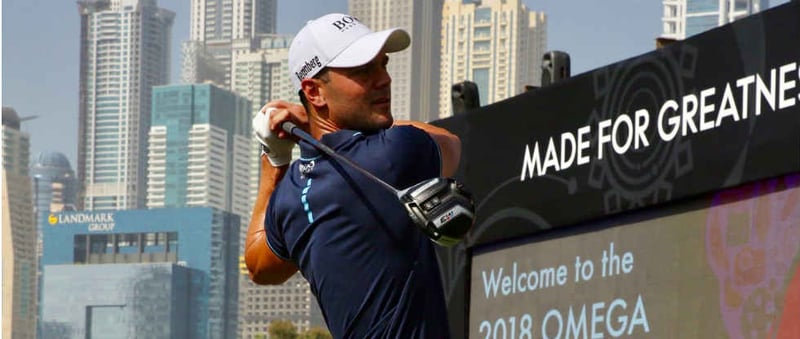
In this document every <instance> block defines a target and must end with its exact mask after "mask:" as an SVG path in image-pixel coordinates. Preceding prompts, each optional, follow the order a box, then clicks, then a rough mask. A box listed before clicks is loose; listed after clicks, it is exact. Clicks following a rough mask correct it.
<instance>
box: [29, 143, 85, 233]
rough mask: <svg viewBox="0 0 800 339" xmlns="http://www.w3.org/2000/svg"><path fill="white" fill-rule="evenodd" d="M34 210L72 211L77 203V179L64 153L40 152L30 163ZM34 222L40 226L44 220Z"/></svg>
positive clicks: (38, 211)
mask: <svg viewBox="0 0 800 339" xmlns="http://www.w3.org/2000/svg"><path fill="white" fill-rule="evenodd" d="M31 176H32V177H33V194H34V201H35V203H36V212H37V214H38V213H40V212H61V211H65V210H66V211H73V210H75V209H76V208H75V206H76V205H77V197H78V181H77V178H76V177H75V172H74V171H73V170H72V166H71V165H70V163H69V160H67V157H66V156H65V155H64V154H61V153H59V152H41V153H39V154H38V155H36V157H35V158H34V159H33V165H31ZM38 219H39V218H38V215H37V221H36V224H37V225H39V226H40V227H41V225H43V224H44V220H38Z"/></svg>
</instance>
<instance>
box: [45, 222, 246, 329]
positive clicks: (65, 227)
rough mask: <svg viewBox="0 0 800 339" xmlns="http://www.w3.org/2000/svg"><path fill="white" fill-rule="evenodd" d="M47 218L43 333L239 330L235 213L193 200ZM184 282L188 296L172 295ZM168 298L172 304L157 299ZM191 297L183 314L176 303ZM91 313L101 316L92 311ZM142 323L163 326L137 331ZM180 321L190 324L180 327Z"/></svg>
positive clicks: (182, 289) (181, 303) (237, 246)
mask: <svg viewBox="0 0 800 339" xmlns="http://www.w3.org/2000/svg"><path fill="white" fill-rule="evenodd" d="M47 220H48V224H47V225H46V226H45V228H44V230H43V233H44V251H43V255H42V261H41V262H42V265H43V267H44V269H43V272H44V277H43V286H44V287H43V289H42V292H43V296H42V304H43V305H42V317H41V319H40V325H41V328H42V332H43V333H45V332H46V333H56V334H58V333H61V332H59V331H66V333H68V335H67V336H66V337H68V338H85V335H86V333H87V331H89V332H88V333H91V331H92V330H93V327H92V326H96V328H99V329H102V328H104V326H111V325H109V324H116V326H117V327H118V328H125V331H129V332H126V333H133V332H135V333H133V334H126V335H127V337H130V338H159V337H167V338H183V337H188V338H234V337H236V326H237V325H236V324H237V316H238V315H237V310H238V280H237V279H238V257H239V253H238V251H239V229H240V219H239V217H238V216H236V215H233V214H230V213H226V212H221V211H217V210H215V209H212V208H208V207H194V208H164V209H153V210H126V211H107V212H61V213H53V214H49V215H47ZM154 265H155V266H154ZM184 268H185V270H184ZM184 271H186V272H184ZM132 277H136V278H132ZM67 280H68V281H69V282H67ZM134 281H136V282H138V283H139V284H140V285H135V284H134ZM101 285H102V286H105V285H108V287H100V286H101ZM137 286H138V287H137ZM186 286H189V287H188V289H189V290H190V291H191V293H190V296H188V297H186V298H188V300H184V299H181V298H184V297H182V296H178V295H176V296H173V293H177V292H175V291H185V290H186V289H187V288H186ZM137 288H138V292H137ZM87 291H89V292H87ZM137 293H138V294H137ZM159 293H160V294H159ZM167 296H169V298H167ZM173 298H177V299H176V300H175V302H177V303H178V305H172V306H171V307H166V306H163V305H161V304H160V303H169V302H171V301H170V300H173ZM142 300H145V302H142ZM187 303H188V305H191V308H190V309H191V312H190V313H192V314H191V315H183V313H181V312H183V311H181V307H182V306H180V305H183V304H187ZM159 305H161V306H159ZM95 306H96V307H97V309H95ZM114 307H117V309H115V308H114ZM95 311H96V312H98V313H96V316H97V317H98V318H93V317H94V316H95V313H92V312H95ZM156 311H157V312H156ZM154 312H155V313H154ZM159 312H160V313H159ZM163 312H169V317H168V319H167V320H164V321H167V322H168V323H169V324H168V325H166V324H161V323H157V321H156V318H158V317H161V316H157V314H162V315H163V314H166V313H163ZM163 316H164V317H166V316H165V315H163ZM187 317H188V318H187ZM93 319H99V320H97V321H98V322H94V323H93V322H92V320H93ZM114 319H116V320H114ZM142 319H144V320H142ZM159 319H161V318H159ZM142 321H149V322H151V323H153V326H155V327H158V328H160V330H156V331H161V332H137V331H139V328H140V327H139V325H138V324H139V323H140V322H142ZM160 321H162V320H158V322H160ZM186 323H189V324H191V325H190V326H189V327H188V328H187V327H181V326H184V325H182V324H186ZM97 326H99V327H97ZM130 331H133V332H130ZM148 331H149V330H148ZM120 333H121V332H120ZM158 333H169V335H166V336H161V335H160V334H158ZM182 333H188V334H189V335H188V336H183V335H182ZM56 334H54V337H55V335H56ZM151 334H152V335H151ZM156 334H158V335H156ZM58 335H60V334H58ZM43 338H44V337H43ZM48 338H50V337H48ZM98 338H109V336H107V335H100V336H99V337H98Z"/></svg>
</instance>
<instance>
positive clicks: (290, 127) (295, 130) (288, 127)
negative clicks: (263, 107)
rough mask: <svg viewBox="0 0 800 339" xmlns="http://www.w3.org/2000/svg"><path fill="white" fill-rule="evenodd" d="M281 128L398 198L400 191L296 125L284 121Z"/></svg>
mask: <svg viewBox="0 0 800 339" xmlns="http://www.w3.org/2000/svg"><path fill="white" fill-rule="evenodd" d="M281 128H283V130H284V131H286V132H287V133H289V134H293V135H295V136H297V137H298V138H300V139H302V140H303V141H305V142H307V143H309V144H311V145H312V146H314V147H316V148H317V149H319V150H320V151H322V153H325V154H327V155H328V156H330V157H333V158H334V159H336V160H339V161H341V162H344V163H346V164H347V165H349V166H350V167H352V168H354V169H356V170H357V171H359V172H361V174H363V175H365V176H367V177H368V178H370V179H372V180H375V181H376V182H378V183H379V184H381V186H383V187H384V188H386V189H387V190H389V191H390V192H392V193H394V194H395V195H398V196H399V195H400V191H398V190H397V189H396V188H394V187H393V186H392V185H389V184H388V183H386V182H385V181H383V180H381V179H380V178H378V177H376V176H375V175H373V174H372V173H370V172H369V171H367V170H365V169H364V168H362V167H361V166H359V165H358V164H356V163H354V162H353V161H351V160H350V159H347V158H345V157H344V156H341V155H339V154H338V153H336V151H334V150H333V149H331V148H330V147H328V146H326V145H325V144H323V143H321V142H319V140H317V139H314V137H312V136H311V135H310V134H308V133H306V131H304V130H302V129H300V128H299V127H297V125H295V124H294V123H293V122H291V121H286V122H284V123H282V124H281Z"/></svg>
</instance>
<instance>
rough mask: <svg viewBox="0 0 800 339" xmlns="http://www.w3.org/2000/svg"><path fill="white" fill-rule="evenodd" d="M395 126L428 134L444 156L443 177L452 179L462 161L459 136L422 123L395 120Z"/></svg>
mask: <svg viewBox="0 0 800 339" xmlns="http://www.w3.org/2000/svg"><path fill="white" fill-rule="evenodd" d="M394 124H395V125H396V126H401V125H411V126H414V127H416V128H419V129H421V130H423V131H425V132H426V133H428V135H430V136H431V138H432V139H433V141H435V142H436V144H437V145H439V151H440V152H441V156H442V159H441V160H442V176H445V177H452V176H453V175H455V173H456V170H457V169H458V163H459V162H460V161H461V139H459V138H458V136H457V135H455V134H453V133H450V131H448V130H446V129H444V128H441V127H437V126H434V125H431V124H426V123H424V122H420V121H410V120H395V122H394Z"/></svg>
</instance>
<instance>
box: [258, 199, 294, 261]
mask: <svg viewBox="0 0 800 339" xmlns="http://www.w3.org/2000/svg"><path fill="white" fill-rule="evenodd" d="M279 188H280V186H279V187H276V188H275V191H274V192H272V196H271V197H270V201H269V206H267V213H266V216H265V217H264V231H265V233H266V235H267V246H268V247H269V249H270V250H272V253H274V254H275V255H276V256H277V257H278V258H281V259H283V260H286V261H292V260H291V259H290V258H289V251H288V250H287V249H286V242H285V241H284V238H283V232H282V229H283V227H282V225H281V224H280V222H279V221H278V217H277V210H278V209H277V206H276V205H278V202H277V201H274V200H276V199H275V197H277V196H278V194H276V193H278V189H279Z"/></svg>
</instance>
